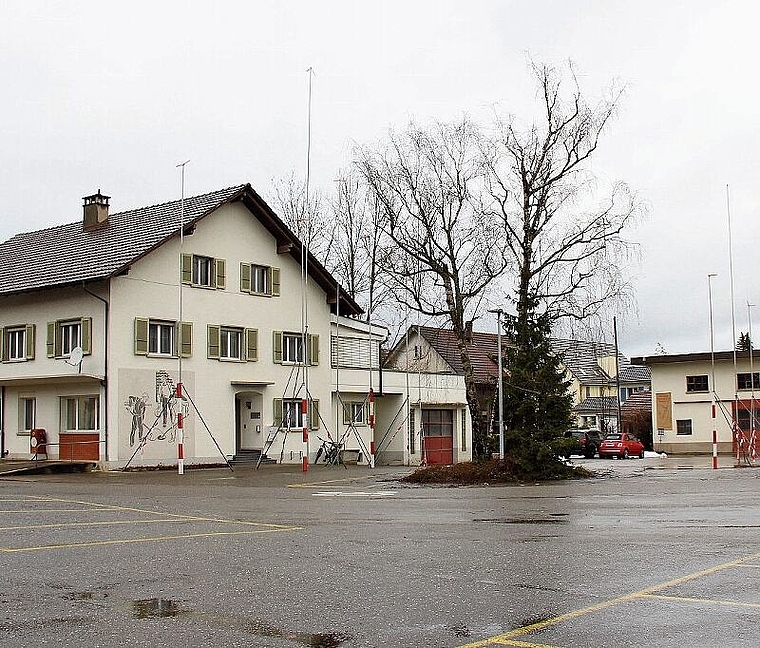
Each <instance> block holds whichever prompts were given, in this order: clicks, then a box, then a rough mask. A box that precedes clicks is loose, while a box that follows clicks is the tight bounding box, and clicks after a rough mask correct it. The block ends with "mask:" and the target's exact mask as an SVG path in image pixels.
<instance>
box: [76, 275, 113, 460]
mask: <svg viewBox="0 0 760 648" xmlns="http://www.w3.org/2000/svg"><path fill="white" fill-rule="evenodd" d="M82 290H84V291H85V292H86V293H87V294H88V295H91V296H92V297H95V299H98V300H100V301H102V302H103V382H102V385H103V408H102V412H103V421H104V426H103V443H104V444H105V449H104V451H103V456H104V458H105V463H108V351H109V349H108V314H109V311H108V307H109V303H108V300H107V299H103V298H102V297H101V296H100V295H96V294H95V293H94V292H92V291H90V290H88V289H87V285H86V284H85V283H84V281H83V282H82Z"/></svg>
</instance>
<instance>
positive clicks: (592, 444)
mask: <svg viewBox="0 0 760 648" xmlns="http://www.w3.org/2000/svg"><path fill="white" fill-rule="evenodd" d="M571 437H572V438H573V439H575V440H576V441H577V443H578V445H577V446H575V450H574V451H573V453H572V454H580V455H583V456H584V457H586V459H591V458H593V456H594V455H595V454H596V453H597V452H599V446H600V445H601V443H602V434H601V432H599V430H568V431H567V432H565V438H571Z"/></svg>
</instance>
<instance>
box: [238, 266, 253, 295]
mask: <svg viewBox="0 0 760 648" xmlns="http://www.w3.org/2000/svg"><path fill="white" fill-rule="evenodd" d="M240 292H245V293H249V292H251V264H250V263H241V264H240Z"/></svg>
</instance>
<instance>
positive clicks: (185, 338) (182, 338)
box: [177, 322, 193, 358]
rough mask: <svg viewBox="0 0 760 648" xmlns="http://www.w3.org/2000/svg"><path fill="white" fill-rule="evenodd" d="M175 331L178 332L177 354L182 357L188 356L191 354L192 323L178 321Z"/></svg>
mask: <svg viewBox="0 0 760 648" xmlns="http://www.w3.org/2000/svg"><path fill="white" fill-rule="evenodd" d="M177 332H178V333H179V338H178V340H177V348H178V349H179V354H180V356H182V357H183V358H189V357H190V356H191V355H193V323H192V322H180V323H179V324H178V325H177Z"/></svg>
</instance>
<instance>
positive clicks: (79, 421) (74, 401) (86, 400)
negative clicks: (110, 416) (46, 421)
mask: <svg viewBox="0 0 760 648" xmlns="http://www.w3.org/2000/svg"><path fill="white" fill-rule="evenodd" d="M61 427H62V429H63V430H65V431H67V432H93V431H95V430H97V429H98V397H97V396H66V397H64V398H62V399H61Z"/></svg>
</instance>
